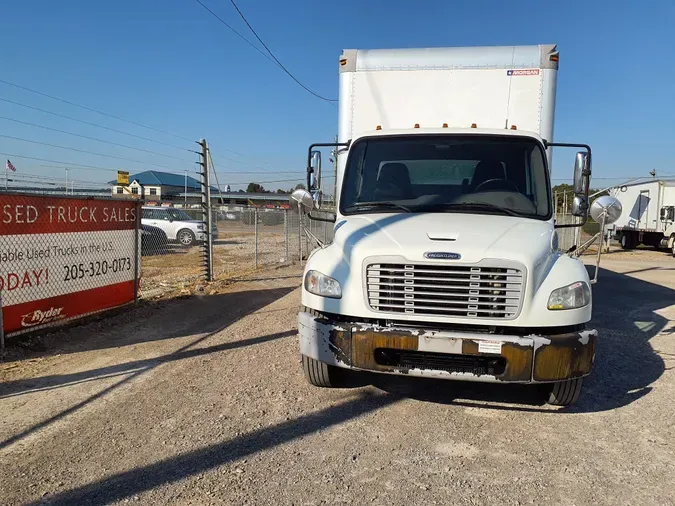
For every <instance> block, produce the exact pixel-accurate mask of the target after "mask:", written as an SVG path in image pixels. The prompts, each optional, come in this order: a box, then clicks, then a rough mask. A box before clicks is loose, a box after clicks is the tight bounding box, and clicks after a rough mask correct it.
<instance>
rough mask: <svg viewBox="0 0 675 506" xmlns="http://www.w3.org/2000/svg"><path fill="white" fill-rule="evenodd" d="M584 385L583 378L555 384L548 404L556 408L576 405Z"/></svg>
mask: <svg viewBox="0 0 675 506" xmlns="http://www.w3.org/2000/svg"><path fill="white" fill-rule="evenodd" d="M583 383H584V379H583V378H575V379H571V380H567V381H560V382H558V383H553V387H552V388H551V393H550V395H549V396H548V403H549V404H553V405H554V406H569V405H570V404H574V403H575V402H577V399H578V398H579V394H580V393H581V387H582V385H583Z"/></svg>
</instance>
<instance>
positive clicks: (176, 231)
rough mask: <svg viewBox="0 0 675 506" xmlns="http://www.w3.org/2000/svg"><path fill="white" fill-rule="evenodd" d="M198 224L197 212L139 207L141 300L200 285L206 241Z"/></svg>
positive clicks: (203, 228)
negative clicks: (140, 208)
mask: <svg viewBox="0 0 675 506" xmlns="http://www.w3.org/2000/svg"><path fill="white" fill-rule="evenodd" d="M202 220H203V216H202V212H201V210H200V209H181V208H175V207H162V206H143V208H142V210H141V234H140V235H141V255H142V262H141V267H142V268H141V278H140V296H141V297H144V298H149V297H154V296H157V295H161V294H163V293H165V292H168V291H181V290H189V289H191V287H193V286H194V285H196V284H198V283H200V282H201V280H202V277H203V274H204V252H203V245H204V240H205V239H206V233H205V225H204V222H203V221H202ZM214 231H215V227H214Z"/></svg>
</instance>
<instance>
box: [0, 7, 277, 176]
mask: <svg viewBox="0 0 675 506" xmlns="http://www.w3.org/2000/svg"><path fill="white" fill-rule="evenodd" d="M200 3H201V2H200ZM204 7H205V8H206V9H207V10H208V7H206V6H204ZM214 15H215V14H214ZM221 21H222V20H221ZM222 22H223V23H225V22H224V21H222ZM225 24H226V26H228V27H229V28H231V27H230V26H229V25H227V23H225ZM231 29H232V30H234V29H233V28H231ZM234 31H235V32H236V30H234ZM236 33H237V34H238V35H240V36H241V37H243V35H241V34H239V32H236ZM245 40H246V41H247V42H248V39H245ZM253 47H254V48H255V49H256V50H258V51H260V54H262V55H263V56H264V57H265V58H267V59H268V60H270V61H271V62H272V63H275V62H274V61H273V60H272V59H271V58H270V57H269V56H268V55H267V54H265V53H264V52H262V51H261V50H260V49H258V48H257V47H255V46H253ZM0 83H3V84H6V85H8V86H13V87H14V88H18V89H20V90H24V91H28V92H30V93H34V94H36V95H40V96H42V97H46V98H49V99H51V100H56V101H58V102H62V103H64V104H68V105H72V106H74V107H79V108H80V109H84V110H85V111H91V112H95V113H97V114H101V115H103V116H107V117H109V118H113V119H116V120H119V121H123V122H125V123H129V124H131V125H136V126H139V127H142V128H147V129H148V130H153V131H155V132H159V133H162V134H166V135H170V136H172V137H175V138H177V139H181V140H184V141H188V142H193V141H192V140H191V139H188V138H187V137H183V136H181V135H176V134H173V133H171V132H167V131H165V130H161V129H159V128H155V127H151V126H148V125H143V124H142V123H138V122H136V121H132V120H128V119H125V118H121V117H119V116H115V115H114V114H110V113H107V112H104V111H99V110H98V109H94V108H92V107H87V106H85V105H81V104H77V103H75V102H71V101H70V100H66V99H63V98H59V97H55V96H54V95H49V94H47V93H43V92H41V91H37V90H34V89H32V88H28V87H27V86H22V85H20V84H16V83H11V82H9V81H5V80H4V79H0ZM0 100H4V101H6V102H9V103H12V104H14V105H19V106H21V107H30V106H27V105H24V104H20V103H18V102H11V101H9V100H6V99H0ZM33 109H34V110H38V111H41V112H46V113H48V114H54V115H58V114H57V113H53V112H50V111H43V110H42V109H38V108H33ZM62 117H65V118H67V119H72V120H73V121H80V120H77V119H75V118H70V117H68V116H62ZM4 119H8V120H10V121H18V120H13V119H11V118H4ZM84 123H85V124H88V125H92V126H98V127H99V128H105V129H107V130H111V131H113V132H117V133H122V134H124V135H132V136H134V137H138V138H139V139H143V140H147V141H151V142H157V143H159V144H162V145H165V146H169V147H172V148H176V149H185V148H182V147H179V146H174V145H172V144H167V143H164V142H161V141H156V140H154V139H148V138H146V137H141V136H137V135H134V134H129V133H127V132H122V131H119V130H115V129H111V128H109V127H104V126H101V125H95V124H93V123H88V122H84ZM26 124H30V123H26ZM42 128H47V127H42ZM57 131H58V130H57ZM71 135H77V134H71ZM92 140H97V139H92ZM101 142H107V141H101ZM120 146H122V147H128V146H124V145H123V144H120ZM131 149H140V148H131ZM221 149H222V150H223V151H228V152H230V153H233V154H235V155H238V156H242V157H244V158H251V159H253V160H260V161H264V160H261V159H260V158H256V157H254V156H250V155H246V154H244V153H240V152H238V151H234V150H233V149H228V148H224V147H223V148H221ZM188 151H190V150H188ZM148 152H151V151H148ZM162 156H169V155H162ZM231 161H234V162H237V163H242V164H243V163H244V162H240V161H239V160H234V159H231Z"/></svg>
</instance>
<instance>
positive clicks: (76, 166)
mask: <svg viewBox="0 0 675 506" xmlns="http://www.w3.org/2000/svg"><path fill="white" fill-rule="evenodd" d="M0 155H1V156H6V157H11V158H20V159H24V160H35V161H39V162H47V163H57V164H59V165H58V166H53V167H55V168H64V169H65V168H69V169H72V170H80V169H81V170H85V169H93V170H102V171H106V172H115V173H116V172H117V171H118V170H119V169H112V168H109V167H100V166H97V165H84V164H81V163H70V162H64V161H62V160H50V159H46V158H37V157H34V156H24V155H19V154H16V153H2V152H0ZM185 172H186V171H184V170H183V171H180V172H168V174H177V175H180V176H182V175H184V174H185ZM187 172H188V173H194V174H199V171H189V170H188V171H187ZM295 181H304V178H303V177H299V178H297V179H280V180H273V181H269V180H261V181H253V182H254V183H256V182H257V183H258V184H268V183H288V182H295ZM102 184H107V183H102ZM246 185H248V183H230V186H246Z"/></svg>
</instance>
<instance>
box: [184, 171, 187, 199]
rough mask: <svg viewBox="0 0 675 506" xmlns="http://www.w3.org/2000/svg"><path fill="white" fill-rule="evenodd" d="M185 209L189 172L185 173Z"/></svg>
mask: <svg viewBox="0 0 675 506" xmlns="http://www.w3.org/2000/svg"><path fill="white" fill-rule="evenodd" d="M184 195H185V207H186V208H187V170H186V171H185V192H184Z"/></svg>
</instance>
